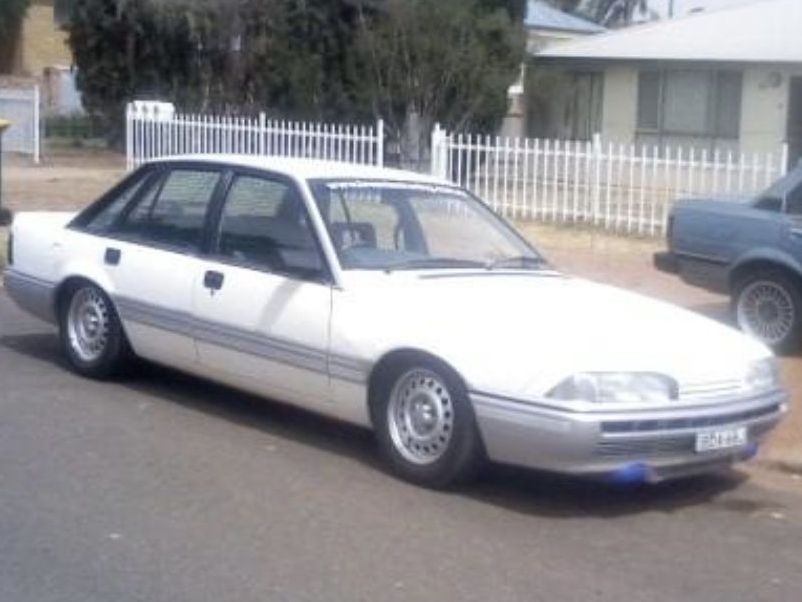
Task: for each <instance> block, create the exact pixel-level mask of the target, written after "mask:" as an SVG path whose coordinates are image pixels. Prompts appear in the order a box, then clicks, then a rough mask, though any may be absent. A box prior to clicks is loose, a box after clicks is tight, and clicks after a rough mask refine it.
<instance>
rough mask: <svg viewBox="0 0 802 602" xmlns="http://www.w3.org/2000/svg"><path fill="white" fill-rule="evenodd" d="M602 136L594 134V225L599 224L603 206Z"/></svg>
mask: <svg viewBox="0 0 802 602" xmlns="http://www.w3.org/2000/svg"><path fill="white" fill-rule="evenodd" d="M601 154H602V142H601V134H599V133H596V134H593V162H594V165H595V169H594V178H593V223H594V225H598V224H599V209H600V205H601Z"/></svg>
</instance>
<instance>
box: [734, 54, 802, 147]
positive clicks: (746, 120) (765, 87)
mask: <svg viewBox="0 0 802 602" xmlns="http://www.w3.org/2000/svg"><path fill="white" fill-rule="evenodd" d="M772 74H777V75H779V76H780V77H781V80H780V81H779V83H777V82H776V81H772ZM797 74H799V73H795V72H794V71H793V70H789V69H772V68H770V67H755V68H751V69H747V70H745V71H744V79H743V82H744V83H743V96H742V97H741V147H742V148H743V149H744V150H746V151H749V152H751V151H754V152H766V151H771V150H773V149H776V148H777V147H778V146H780V145H781V144H782V143H783V142H784V141H785V136H786V126H787V120H788V100H789V92H790V78H791V76H792V75H797Z"/></svg>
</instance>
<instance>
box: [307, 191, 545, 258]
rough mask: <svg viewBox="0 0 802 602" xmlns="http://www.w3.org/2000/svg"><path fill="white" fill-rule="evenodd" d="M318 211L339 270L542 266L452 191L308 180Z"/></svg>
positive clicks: (481, 209) (508, 232) (472, 202)
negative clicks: (334, 250)
mask: <svg viewBox="0 0 802 602" xmlns="http://www.w3.org/2000/svg"><path fill="white" fill-rule="evenodd" d="M310 184H311V188H312V191H313V194H314V196H315V200H316V202H317V206H318V208H319V210H320V213H321V215H322V217H323V220H324V221H325V223H326V226H327V228H328V230H329V234H330V236H331V239H332V242H333V243H334V247H335V249H336V250H337V254H338V255H339V258H340V263H341V264H342V267H343V268H344V269H374V270H376V269H381V270H404V269H415V270H418V269H442V268H454V269H459V268H474V269H475V268H487V269H495V268H499V269H500V268H515V269H541V268H542V267H543V265H544V261H543V259H542V258H541V257H540V256H539V255H538V254H537V252H536V251H535V250H534V249H532V247H530V246H529V245H528V244H527V243H526V242H525V241H524V240H523V239H522V238H521V237H520V236H518V235H517V234H516V233H515V232H514V231H513V230H512V228H511V227H510V226H508V225H507V224H506V223H504V222H503V221H502V220H501V219H499V218H498V217H497V216H496V215H495V214H493V213H492V212H491V211H490V210H489V209H488V208H487V207H485V206H484V205H483V204H482V203H481V202H480V201H478V200H477V199H475V198H474V197H472V196H471V195H470V194H469V193H467V192H465V191H464V190H461V189H459V188H452V187H449V186H437V185H427V184H417V183H404V182H385V181H373V180H370V181H366V180H359V181H353V180H351V181H344V180H314V181H312V182H310Z"/></svg>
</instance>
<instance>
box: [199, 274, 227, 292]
mask: <svg viewBox="0 0 802 602" xmlns="http://www.w3.org/2000/svg"><path fill="white" fill-rule="evenodd" d="M223 280H225V276H224V275H223V274H222V273H220V272H215V271H214V270H209V271H208V272H206V274H204V276H203V286H205V287H206V288H208V289H209V290H211V291H219V290H220V289H221V288H223Z"/></svg>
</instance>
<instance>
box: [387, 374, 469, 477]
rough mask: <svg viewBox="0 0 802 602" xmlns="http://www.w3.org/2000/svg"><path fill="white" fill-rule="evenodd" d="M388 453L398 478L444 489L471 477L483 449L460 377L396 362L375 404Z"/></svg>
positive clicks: (389, 460)
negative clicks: (396, 364)
mask: <svg viewBox="0 0 802 602" xmlns="http://www.w3.org/2000/svg"><path fill="white" fill-rule="evenodd" d="M372 412H373V424H374V425H375V427H376V431H377V434H378V437H379V443H380V446H381V448H382V451H383V454H384V456H385V457H386V458H387V460H388V462H389V464H390V466H391V467H392V469H393V471H394V472H395V473H396V474H398V475H399V476H400V477H402V478H404V479H406V480H408V481H411V482H414V483H417V484H419V485H425V486H428V487H436V488H444V487H448V486H451V485H455V484H458V483H461V482H464V481H466V480H468V479H469V478H470V477H471V476H473V475H474V474H475V472H476V471H477V469H478V468H479V467H480V466H481V463H482V459H483V457H484V454H483V452H482V444H481V438H480V436H479V432H478V429H477V426H476V420H475V417H474V413H473V408H472V407H471V405H470V401H469V399H468V395H467V391H466V390H465V387H464V386H463V385H462V382H461V380H460V379H459V378H458V377H457V376H456V375H455V374H454V373H453V372H452V371H451V370H450V369H448V368H447V367H446V366H443V365H439V364H438V363H436V362H433V361H431V362H429V361H422V360H420V361H411V362H405V363H403V364H399V365H398V366H396V367H395V368H394V369H393V370H392V371H391V372H390V373H389V374H388V375H387V378H386V379H385V382H384V383H383V386H382V387H381V388H380V390H379V394H378V399H376V400H374V403H373V405H372Z"/></svg>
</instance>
